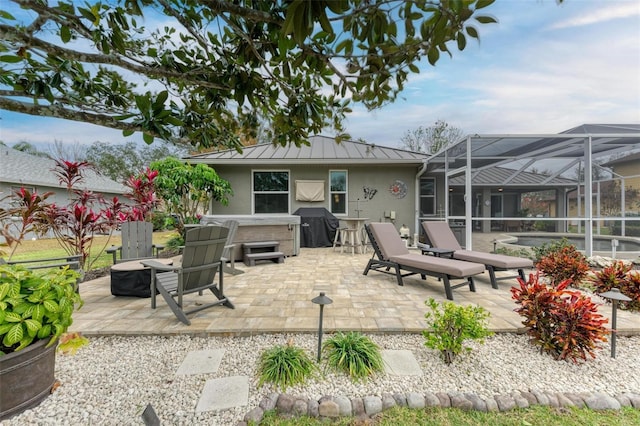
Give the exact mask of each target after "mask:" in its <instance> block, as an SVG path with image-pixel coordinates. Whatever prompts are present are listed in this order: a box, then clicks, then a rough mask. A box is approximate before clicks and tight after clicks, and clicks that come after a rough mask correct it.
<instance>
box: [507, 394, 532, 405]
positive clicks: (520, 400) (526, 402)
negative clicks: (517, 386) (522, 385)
mask: <svg viewBox="0 0 640 426" xmlns="http://www.w3.org/2000/svg"><path fill="white" fill-rule="evenodd" d="M511 397H512V398H513V400H514V401H515V402H516V405H517V406H518V408H528V407H529V400H527V398H525V397H523V396H522V395H520V392H511Z"/></svg>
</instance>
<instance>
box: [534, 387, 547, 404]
mask: <svg viewBox="0 0 640 426" xmlns="http://www.w3.org/2000/svg"><path fill="white" fill-rule="evenodd" d="M531 393H532V394H533V395H534V396H535V397H536V399H537V400H538V404H540V405H549V398H548V397H547V394H546V393H544V392H540V391H538V390H534V391H532V392H531Z"/></svg>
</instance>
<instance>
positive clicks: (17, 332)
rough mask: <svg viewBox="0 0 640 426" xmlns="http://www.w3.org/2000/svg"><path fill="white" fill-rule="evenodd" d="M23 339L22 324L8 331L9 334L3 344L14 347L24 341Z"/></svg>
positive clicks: (15, 325)
mask: <svg viewBox="0 0 640 426" xmlns="http://www.w3.org/2000/svg"><path fill="white" fill-rule="evenodd" d="M22 337H24V328H23V327H22V323H18V324H14V325H13V327H11V328H10V329H9V331H7V334H5V335H4V339H3V340H2V344H3V345H5V346H13V345H15V344H16V343H18V342H19V341H20V340H22Z"/></svg>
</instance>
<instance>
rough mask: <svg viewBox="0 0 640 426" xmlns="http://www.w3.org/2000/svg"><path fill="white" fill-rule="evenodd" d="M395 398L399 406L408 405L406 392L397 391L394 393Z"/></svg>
mask: <svg viewBox="0 0 640 426" xmlns="http://www.w3.org/2000/svg"><path fill="white" fill-rule="evenodd" d="M393 399H395V400H396V404H397V405H398V406H399V407H406V406H407V397H406V395H405V394H403V393H395V394H393Z"/></svg>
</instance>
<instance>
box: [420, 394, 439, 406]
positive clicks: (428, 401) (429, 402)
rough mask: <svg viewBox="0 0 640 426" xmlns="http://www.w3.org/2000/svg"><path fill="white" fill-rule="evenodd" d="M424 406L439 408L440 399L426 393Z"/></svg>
mask: <svg viewBox="0 0 640 426" xmlns="http://www.w3.org/2000/svg"><path fill="white" fill-rule="evenodd" d="M424 405H425V407H439V406H440V399H438V397H437V396H436V395H435V394H433V393H431V392H427V393H425V394H424Z"/></svg>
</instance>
